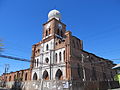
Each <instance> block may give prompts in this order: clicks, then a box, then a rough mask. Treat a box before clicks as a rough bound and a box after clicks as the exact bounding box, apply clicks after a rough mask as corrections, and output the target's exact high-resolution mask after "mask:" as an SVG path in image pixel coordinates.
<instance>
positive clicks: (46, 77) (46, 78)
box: [42, 70, 49, 80]
mask: <svg viewBox="0 0 120 90" xmlns="http://www.w3.org/2000/svg"><path fill="white" fill-rule="evenodd" d="M42 78H43V79H45V80H48V79H49V76H48V72H47V71H46V70H45V71H44V72H43V76H42Z"/></svg>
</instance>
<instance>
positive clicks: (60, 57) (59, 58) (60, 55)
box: [59, 52, 62, 61]
mask: <svg viewBox="0 0 120 90" xmlns="http://www.w3.org/2000/svg"><path fill="white" fill-rule="evenodd" d="M61 59H62V57H61V52H60V53H59V61H61Z"/></svg>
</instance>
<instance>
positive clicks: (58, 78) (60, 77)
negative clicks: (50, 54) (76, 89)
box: [55, 69, 63, 80]
mask: <svg viewBox="0 0 120 90" xmlns="http://www.w3.org/2000/svg"><path fill="white" fill-rule="evenodd" d="M62 75H63V74H62V71H61V70H60V69H58V70H57V72H56V75H55V78H56V79H57V80H61V79H62Z"/></svg>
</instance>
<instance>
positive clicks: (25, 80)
mask: <svg viewBox="0 0 120 90" xmlns="http://www.w3.org/2000/svg"><path fill="white" fill-rule="evenodd" d="M25 81H27V73H26V74H25Z"/></svg>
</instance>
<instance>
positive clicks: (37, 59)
mask: <svg viewBox="0 0 120 90" xmlns="http://www.w3.org/2000/svg"><path fill="white" fill-rule="evenodd" d="M38 64H39V59H37V67H38Z"/></svg>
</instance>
